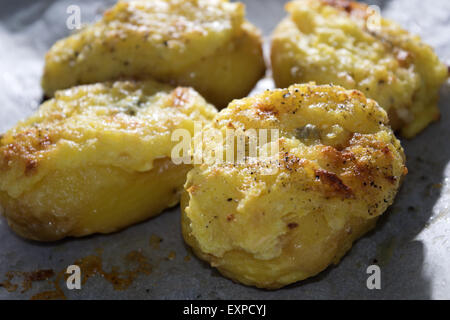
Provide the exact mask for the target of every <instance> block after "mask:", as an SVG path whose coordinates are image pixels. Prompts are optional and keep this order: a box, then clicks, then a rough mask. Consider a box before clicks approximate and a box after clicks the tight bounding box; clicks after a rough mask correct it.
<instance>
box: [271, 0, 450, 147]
mask: <svg viewBox="0 0 450 320" xmlns="http://www.w3.org/2000/svg"><path fill="white" fill-rule="evenodd" d="M286 9H287V11H288V12H289V16H288V17H287V18H285V19H284V20H283V21H282V22H281V23H280V24H279V26H278V27H277V28H276V30H275V32H274V34H273V39H272V52H271V61H272V67H273V75H274V79H275V82H276V84H277V86H278V87H281V88H284V87H287V86H289V85H290V84H293V83H302V82H308V81H315V82H317V83H318V84H328V83H333V84H336V85H341V86H343V87H345V88H347V89H358V90H360V91H362V92H364V94H365V95H366V96H367V97H369V98H372V99H374V100H376V101H377V102H378V103H379V104H380V105H381V106H382V107H383V108H384V109H385V110H386V111H387V113H388V115H389V119H390V123H391V126H392V128H393V129H394V130H399V131H400V132H401V134H402V136H404V137H406V138H411V137H413V136H415V135H416V134H417V133H419V132H420V131H422V130H423V129H424V128H425V127H427V126H428V125H429V124H430V123H431V122H433V121H435V120H437V119H438V118H439V114H440V113H439V109H438V107H437V100H438V92H439V88H440V86H441V84H442V83H443V82H444V81H445V79H446V78H447V67H446V66H445V65H444V64H443V63H441V62H440V61H439V59H438V57H437V56H436V54H435V53H434V52H433V50H432V48H431V47H429V46H428V45H426V44H424V43H423V42H422V41H421V39H420V38H419V37H418V36H414V35H411V34H409V33H408V32H407V31H405V30H403V29H402V28H401V27H400V26H399V25H397V24H396V23H394V22H392V21H389V20H385V19H383V18H382V17H380V15H379V13H377V12H376V11H375V10H373V9H371V8H370V7H368V6H367V5H365V4H362V3H356V2H351V1H347V0H297V1H293V2H290V3H288V4H287V5H286Z"/></svg>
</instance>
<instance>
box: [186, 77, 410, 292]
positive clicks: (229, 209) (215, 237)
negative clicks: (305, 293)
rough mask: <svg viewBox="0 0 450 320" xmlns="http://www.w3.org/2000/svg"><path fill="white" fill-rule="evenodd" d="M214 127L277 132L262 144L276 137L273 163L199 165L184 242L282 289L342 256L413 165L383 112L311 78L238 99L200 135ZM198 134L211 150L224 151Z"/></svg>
mask: <svg viewBox="0 0 450 320" xmlns="http://www.w3.org/2000/svg"><path fill="white" fill-rule="evenodd" d="M208 128H215V129H217V130H219V131H220V132H222V134H224V132H225V131H226V130H229V129H230V128H234V129H235V130H236V131H237V132H241V133H244V134H245V133H247V132H249V131H250V130H251V129H255V130H256V129H264V128H265V129H277V130H279V138H278V140H275V139H272V138H271V139H269V140H267V143H266V144H258V145H259V151H261V150H262V149H263V148H267V144H272V145H273V143H274V142H278V144H279V147H278V152H277V153H275V154H274V155H275V159H276V161H275V162H261V161H245V162H243V163H237V164H236V163H230V162H229V161H228V162H225V161H224V162H220V161H217V162H212V163H211V162H210V163H202V164H196V165H195V166H194V168H193V169H192V170H191V171H190V172H189V173H188V177H187V181H186V184H185V186H184V188H185V192H184V194H183V196H182V200H181V208H182V232H183V236H184V239H185V241H186V242H187V243H188V244H189V245H190V246H191V247H192V248H193V251H194V252H195V254H196V255H197V256H198V257H200V258H201V259H203V260H205V261H208V262H209V263H210V264H211V265H212V266H213V267H216V268H217V269H218V270H219V271H220V272H221V273H222V274H223V275H225V276H226V277H229V278H231V279H233V280H235V281H238V282H241V283H243V284H246V285H252V286H257V287H261V288H268V289H275V288H280V287H282V286H285V285H288V284H290V283H293V282H296V281H299V280H302V279H305V278H308V277H311V276H313V275H315V274H317V273H319V272H320V271H322V270H324V269H325V268H326V267H327V266H328V265H330V264H333V263H334V264H337V263H338V262H339V260H340V259H341V257H342V256H343V255H344V254H345V253H346V252H347V251H348V250H349V249H350V248H351V246H352V243H353V242H354V241H355V240H356V239H358V238H359V237H360V236H362V235H363V234H364V233H366V232H367V231H368V230H370V229H371V228H373V227H374V226H375V223H376V221H377V218H378V217H379V216H380V215H381V214H382V213H383V212H384V211H385V210H386V209H387V208H388V206H389V205H391V204H392V202H393V201H394V197H395V195H396V193H397V190H398V188H399V186H400V184H401V181H402V178H403V176H404V175H405V174H406V173H407V169H406V167H405V156H404V153H403V149H402V147H401V145H400V142H399V141H398V140H397V139H396V137H395V136H394V134H393V132H392V130H391V128H390V127H389V126H388V117H387V114H386V112H385V111H384V110H383V109H382V108H381V107H379V106H378V104H377V103H376V102H375V101H373V100H370V99H366V98H365V96H364V95H363V93H361V92H359V91H356V90H351V91H347V90H345V89H343V88H342V87H338V86H332V85H323V86H318V85H315V84H313V83H310V84H304V85H294V86H291V87H289V88H288V89H283V90H281V89H277V90H274V91H266V92H264V93H262V94H259V95H255V96H254V97H251V98H245V99H241V100H235V101H233V102H232V103H231V104H230V105H229V106H228V108H226V109H224V110H222V111H221V112H219V114H218V115H217V116H216V117H215V119H214V121H213V122H211V123H210V124H209V125H208V127H207V128H205V129H204V132H203V134H204V133H205V132H206V131H207V130H208ZM202 139H203V146H204V148H205V149H212V150H227V148H225V145H224V144H214V141H219V139H205V138H202ZM223 141H227V139H223ZM247 142H248V141H247ZM222 143H225V142H222ZM231 146H232V145H231ZM247 149H248V145H245V150H247ZM224 152H225V151H224ZM266 153H267V151H266ZM269 154H270V153H269ZM268 159H270V158H268ZM268 167H272V168H275V169H277V170H276V171H275V172H272V173H270V174H269V173H268V172H267V171H266V169H267V168H268Z"/></svg>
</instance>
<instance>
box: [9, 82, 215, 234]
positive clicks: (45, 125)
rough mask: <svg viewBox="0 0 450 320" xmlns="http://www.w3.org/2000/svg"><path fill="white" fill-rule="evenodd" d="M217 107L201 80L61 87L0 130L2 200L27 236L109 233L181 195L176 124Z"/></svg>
mask: <svg viewBox="0 0 450 320" xmlns="http://www.w3.org/2000/svg"><path fill="white" fill-rule="evenodd" d="M215 113H216V110H215V108H214V107H213V106H212V105H209V104H207V103H206V102H205V100H204V99H203V98H202V97H201V96H200V95H199V94H198V93H197V92H195V91H194V90H193V89H190V88H182V87H178V88H176V89H174V88H172V87H169V86H167V85H162V84H159V83H157V82H154V81H150V80H149V81H145V82H135V81H121V82H114V83H102V84H93V85H84V86H78V87H74V88H72V89H68V90H63V91H57V92H56V94H55V97H54V98H53V99H51V100H48V101H47V102H45V103H44V104H42V105H41V106H40V108H39V110H38V111H37V113H36V114H34V115H33V116H31V117H30V118H29V119H27V120H26V121H24V122H20V123H19V124H17V126H16V127H14V128H13V129H11V130H10V131H8V132H7V133H6V134H4V135H3V136H2V137H1V140H0V204H1V205H2V207H3V209H4V215H5V217H6V219H7V221H8V224H9V225H10V226H11V228H12V229H13V230H14V231H15V232H16V233H18V234H19V235H21V236H22V237H25V238H29V239H33V240H41V241H51V240H57V239H61V238H64V237H67V236H73V237H80V236H85V235H89V234H92V233H109V232H113V231H116V230H119V229H121V228H124V227H127V226H129V225H131V224H133V223H136V222H139V221H142V220H144V219H147V218H149V217H152V216H154V215H156V214H158V213H160V212H161V211H162V210H163V209H165V208H167V207H171V206H174V205H176V204H177V203H178V201H179V197H180V191H181V190H182V187H183V184H184V182H185V179H186V173H187V172H188V170H189V169H190V166H189V165H185V164H181V165H175V164H174V163H173V162H172V160H171V149H172V147H173V146H174V145H175V142H172V141H171V132H172V131H173V130H174V129H178V128H183V129H186V130H189V132H193V131H194V121H201V123H202V122H206V121H209V120H210V119H212V118H213V116H214V115H215Z"/></svg>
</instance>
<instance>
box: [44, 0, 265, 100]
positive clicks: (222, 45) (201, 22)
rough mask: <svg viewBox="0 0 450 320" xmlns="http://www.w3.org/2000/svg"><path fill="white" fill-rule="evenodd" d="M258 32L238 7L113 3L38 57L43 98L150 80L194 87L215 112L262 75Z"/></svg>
mask: <svg viewBox="0 0 450 320" xmlns="http://www.w3.org/2000/svg"><path fill="white" fill-rule="evenodd" d="M264 73H265V64H264V59H263V54H262V41H261V36H260V32H259V31H258V30H257V29H256V27H254V26H253V25H251V24H250V23H249V22H248V21H246V19H245V7H244V5H243V4H242V3H229V2H228V0H138V1H131V2H123V1H119V2H118V3H117V4H116V5H115V6H114V7H113V8H112V9H110V10H108V11H107V12H106V13H105V14H104V16H103V19H101V20H100V21H99V22H97V23H95V24H94V25H91V26H87V27H86V28H84V29H83V30H81V31H80V32H78V33H76V34H74V35H71V36H70V37H68V38H66V39H62V40H60V41H58V42H57V43H56V44H55V45H54V46H53V47H52V48H51V49H50V51H49V52H48V53H47V55H46V57H45V69H44V75H43V79H42V87H43V89H44V91H45V94H46V95H47V96H50V97H51V96H52V95H53V93H54V92H55V90H58V89H65V88H69V87H72V86H74V85H78V84H86V83H95V82H100V81H108V80H117V79H118V78H121V77H124V76H125V77H134V78H141V79H142V78H153V79H156V80H159V81H162V82H166V83H170V84H177V85H183V86H190V87H194V88H195V89H196V90H197V91H198V92H200V94H202V95H203V96H204V97H205V98H206V99H207V100H208V101H210V102H211V103H213V104H215V105H216V106H217V107H218V108H222V107H226V105H227V104H228V102H230V101H231V100H232V99H234V98H241V97H244V96H245V95H247V94H248V93H249V92H250V90H251V89H252V88H253V87H254V85H255V84H256V82H257V81H258V80H259V79H260V78H261V77H262V76H263V75H264Z"/></svg>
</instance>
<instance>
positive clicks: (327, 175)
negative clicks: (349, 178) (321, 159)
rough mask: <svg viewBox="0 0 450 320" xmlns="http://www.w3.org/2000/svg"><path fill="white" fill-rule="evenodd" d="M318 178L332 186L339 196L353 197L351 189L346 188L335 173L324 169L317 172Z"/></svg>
mask: <svg viewBox="0 0 450 320" xmlns="http://www.w3.org/2000/svg"><path fill="white" fill-rule="evenodd" d="M315 174H316V178H318V179H319V180H320V181H321V182H323V183H324V184H326V185H328V186H330V187H331V188H332V189H333V190H334V191H336V193H337V194H340V195H343V196H344V197H345V198H350V197H352V196H353V191H352V189H351V188H350V187H348V186H346V185H345V184H344V182H342V180H341V179H340V178H339V177H338V176H337V175H336V174H335V173H333V172H329V171H326V170H322V169H317V170H315Z"/></svg>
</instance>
